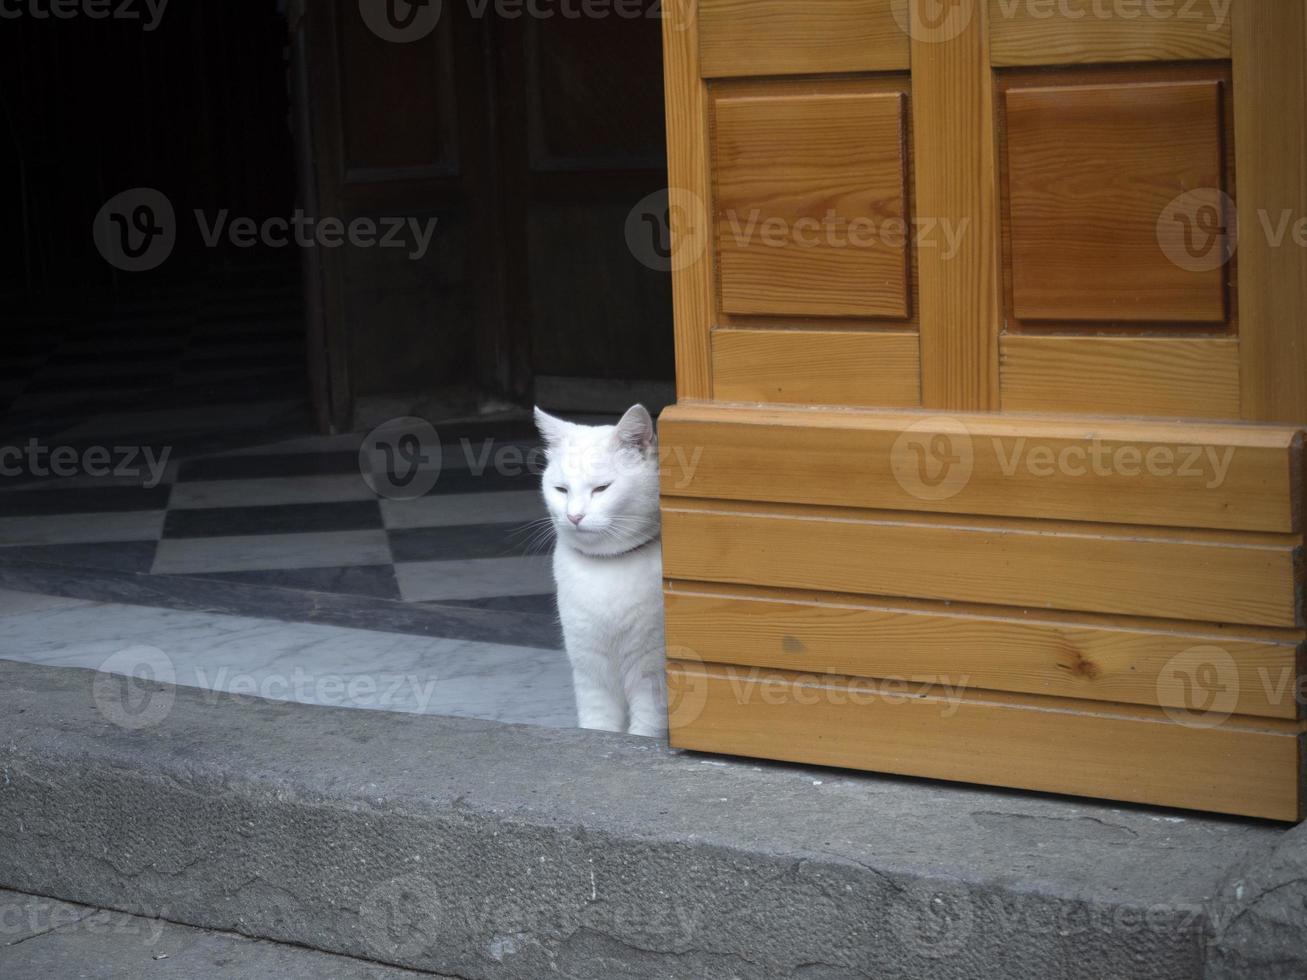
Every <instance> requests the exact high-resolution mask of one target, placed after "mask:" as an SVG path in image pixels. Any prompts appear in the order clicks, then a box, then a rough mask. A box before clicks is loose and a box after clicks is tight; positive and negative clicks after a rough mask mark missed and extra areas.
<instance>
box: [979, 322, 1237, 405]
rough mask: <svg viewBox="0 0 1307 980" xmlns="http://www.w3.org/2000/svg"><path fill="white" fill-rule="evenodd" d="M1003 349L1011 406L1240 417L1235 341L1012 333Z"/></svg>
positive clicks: (1005, 400)
mask: <svg viewBox="0 0 1307 980" xmlns="http://www.w3.org/2000/svg"><path fill="white" fill-rule="evenodd" d="M1000 350H1001V356H1002V369H1001V371H1002V385H1003V408H1004V409H1006V410H1008V411H1016V412H1038V411H1056V412H1085V413H1089V414H1096V415H1158V416H1180V417H1185V418H1207V419H1238V418H1239V417H1240V416H1239V342H1238V341H1237V340H1235V339H1233V338H1228V337H1208V338H1187V339H1170V338H1160V337H1036V336H1022V335H1019V334H1017V335H1013V334H1010V335H1008V336H1006V337H1004V338H1003V340H1002V343H1001V346H1000Z"/></svg>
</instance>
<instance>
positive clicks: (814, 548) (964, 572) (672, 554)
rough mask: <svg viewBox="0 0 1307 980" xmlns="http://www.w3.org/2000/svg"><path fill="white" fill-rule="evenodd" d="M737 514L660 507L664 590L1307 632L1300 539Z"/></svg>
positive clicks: (777, 510)
mask: <svg viewBox="0 0 1307 980" xmlns="http://www.w3.org/2000/svg"><path fill="white" fill-rule="evenodd" d="M734 506H738V505H723V506H722V507H714V506H713V505H711V504H708V503H704V504H698V505H694V504H689V503H681V502H677V503H675V504H673V505H671V506H666V507H664V510H663V572H664V574H665V575H666V576H667V577H668V578H673V579H692V580H697V581H705V582H733V583H737V584H740V585H763V586H773V587H777V588H794V589H815V590H818V591H836V592H856V593H858V594H861V595H878V596H909V597H913V598H920V599H943V600H958V601H963V602H984V603H993V604H996V605H1005V606H1022V607H1036V608H1045V609H1063V610H1076V611H1083V612H1099V613H1120V614H1123V615H1130V616H1158V617H1163V618H1167V619H1184V620H1201V621H1204V622H1215V623H1244V624H1249V625H1258V626H1284V627H1293V626H1300V625H1302V623H1301V619H1300V609H1299V590H1300V585H1299V583H1298V582H1297V581H1296V579H1295V574H1296V572H1297V567H1296V563H1297V561H1298V560H1299V559H1300V557H1301V550H1302V539H1301V537H1298V538H1294V537H1293V536H1291V535H1276V536H1270V535H1263V536H1254V535H1248V536H1240V535H1234V534H1230V533H1228V532H1199V531H1190V532H1179V531H1173V532H1165V531H1160V530H1158V531H1150V530H1148V529H1145V528H1120V529H1112V528H1111V527H1110V526H1108V525H1065V524H1056V525H1055V524H1051V523H1048V524H1042V523H1041V522H1036V521H1028V522H1014V521H1010V520H1009V521H1004V520H1003V519H1002V518H972V519H966V518H954V517H947V518H941V517H932V516H931V515H927V514H922V515H890V514H887V513H886V512H877V513H875V514H871V515H867V516H865V517H864V516H862V515H860V514H859V513H858V512H856V511H831V510H829V509H822V508H784V507H780V506H778V505H751V506H750V507H749V508H748V509H747V510H733V509H728V508H729V507H734Z"/></svg>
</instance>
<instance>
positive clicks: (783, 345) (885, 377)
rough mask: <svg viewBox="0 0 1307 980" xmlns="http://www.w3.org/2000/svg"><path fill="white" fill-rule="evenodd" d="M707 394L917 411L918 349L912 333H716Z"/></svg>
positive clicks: (739, 399) (731, 398)
mask: <svg viewBox="0 0 1307 980" xmlns="http://www.w3.org/2000/svg"><path fill="white" fill-rule="evenodd" d="M712 354H713V393H714V395H715V397H717V398H719V399H722V400H725V401H737V402H773V403H777V402H789V403H794V404H812V405H875V406H887V407H904V408H908V407H915V406H917V405H920V404H921V383H920V373H921V372H920V357H921V345H920V341H919V338H918V337H917V335H916V333H913V332H910V331H893V332H888V331H887V332H860V331H851V330H830V331H816V330H716V331H714V332H713V337H712Z"/></svg>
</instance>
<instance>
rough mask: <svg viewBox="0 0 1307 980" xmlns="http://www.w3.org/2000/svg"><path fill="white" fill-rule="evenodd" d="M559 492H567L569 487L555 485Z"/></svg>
mask: <svg viewBox="0 0 1307 980" xmlns="http://www.w3.org/2000/svg"><path fill="white" fill-rule="evenodd" d="M554 489H555V490H557V491H558V492H559V493H567V487H554Z"/></svg>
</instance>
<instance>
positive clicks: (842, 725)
mask: <svg viewBox="0 0 1307 980" xmlns="http://www.w3.org/2000/svg"><path fill="white" fill-rule="evenodd" d="M668 687H669V694H670V698H671V703H672V706H673V709H672V712H671V724H672V727H671V743H672V745H673V746H674V747H676V748H680V749H690V750H699V751H708V752H720V753H726V754H731V755H747V756H753V757H763V758H768V759H779V760H784V761H792V762H804V763H808V764H810V765H827V766H843V767H848V768H855V769H871V770H875V771H878V772H892V773H900V774H903V775H909V776H926V777H929V778H931V779H949V780H959V781H965V782H979V783H989V784H991V785H997V786H1012V787H1017V788H1021V789H1030V790H1039V791H1042V792H1051V793H1073V794H1078V795H1082V796H1096V797H1104V798H1106V799H1114V800H1125V801H1130V802H1137V803H1149V804H1153V805H1161V806H1176V807H1189V808H1194V809H1202V810H1215V811H1218V812H1222V813H1233V814H1241V815H1245V816H1253V817H1264V818H1268V819H1272V820H1288V821H1292V820H1298V819H1300V818H1301V816H1302V786H1301V779H1302V776H1301V773H1302V767H1301V766H1300V759H1301V754H1300V753H1301V743H1302V736H1301V735H1300V734H1297V733H1295V732H1294V731H1291V730H1288V729H1287V728H1275V727H1271V726H1272V725H1273V724H1274V723H1271V722H1254V723H1241V722H1237V721H1235V720H1231V721H1229V722H1227V723H1226V724H1224V725H1221V726H1218V727H1213V728H1195V727H1187V726H1185V725H1181V724H1179V723H1177V722H1174V721H1172V720H1170V719H1169V718H1167V716H1166V715H1165V714H1164V713H1163V712H1161V711H1159V710H1157V709H1151V710H1147V709H1142V708H1136V709H1134V710H1133V711H1125V710H1118V709H1109V708H1107V707H1106V706H1095V705H1094V704H1093V703H1092V702H1083V701H1071V700H1066V701H1060V702H1059V701H1058V700H1055V699H1031V698H1030V696H1029V695H1017V694H1008V695H1001V694H994V693H989V692H973V693H971V694H967V693H964V694H962V695H961V696H953V697H950V696H944V695H942V694H940V693H937V692H927V693H924V694H920V693H912V694H906V695H905V692H904V691H903V690H902V689H901V688H899V687H897V686H885V685H883V684H880V683H878V682H876V681H869V680H850V679H845V678H838V677H828V678H814V677H810V676H808V677H805V676H803V675H795V674H789V673H776V674H772V673H770V672H769V673H768V674H766V675H764V676H762V677H759V676H758V675H757V674H756V673H753V672H751V671H749V670H748V669H744V668H738V667H721V666H714V665H707V666H705V665H703V664H697V663H682V662H679V661H676V660H672V661H671V662H669V664H668Z"/></svg>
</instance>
